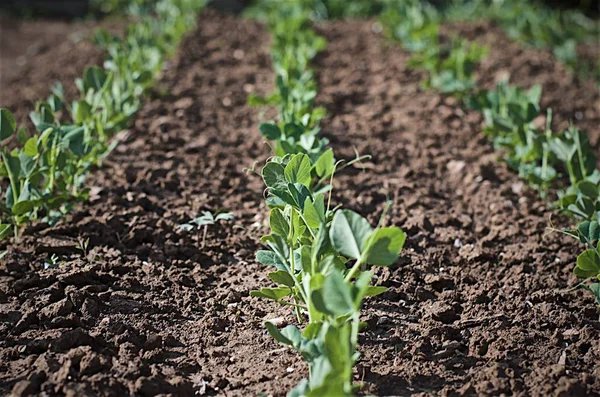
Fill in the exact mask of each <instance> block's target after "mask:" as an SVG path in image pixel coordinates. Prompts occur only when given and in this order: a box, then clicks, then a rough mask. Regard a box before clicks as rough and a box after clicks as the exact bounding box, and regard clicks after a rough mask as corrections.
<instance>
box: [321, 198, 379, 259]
mask: <svg viewBox="0 0 600 397" xmlns="http://www.w3.org/2000/svg"><path fill="white" fill-rule="evenodd" d="M372 231H373V229H372V228H371V225H369V222H368V221H367V220H366V219H365V218H363V217H362V216H360V215H359V214H357V213H356V212H354V211H350V210H341V211H338V212H337V213H336V214H335V216H334V217H333V222H332V224H331V230H330V231H329V238H330V240H331V243H332V245H333V247H334V248H335V250H336V251H338V252H339V253H340V254H342V255H345V256H347V257H349V258H353V259H359V258H360V257H361V256H362V253H363V248H364V247H365V244H366V242H367V239H368V238H369V236H370V235H371V233H372Z"/></svg>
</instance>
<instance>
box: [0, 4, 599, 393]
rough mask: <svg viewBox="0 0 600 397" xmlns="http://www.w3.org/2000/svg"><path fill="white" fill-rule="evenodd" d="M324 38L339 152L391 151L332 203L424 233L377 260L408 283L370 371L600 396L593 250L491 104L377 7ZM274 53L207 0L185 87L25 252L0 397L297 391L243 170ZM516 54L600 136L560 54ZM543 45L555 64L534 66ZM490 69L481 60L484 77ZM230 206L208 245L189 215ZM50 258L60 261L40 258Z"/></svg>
mask: <svg viewBox="0 0 600 397" xmlns="http://www.w3.org/2000/svg"><path fill="white" fill-rule="evenodd" d="M319 31H320V32H321V33H322V34H323V35H325V36H326V37H327V39H328V41H329V46H328V48H327V50H326V52H325V53H323V54H322V55H321V56H319V57H318V59H317V61H316V67H317V70H318V73H319V86H320V91H321V93H320V96H319V98H318V101H319V102H320V103H321V104H323V105H324V106H326V107H327V109H328V112H329V116H328V117H327V119H326V120H325V121H324V124H323V130H324V134H325V135H326V136H328V137H329V138H330V139H331V141H332V146H333V147H334V148H335V150H336V153H337V155H338V157H344V158H351V157H353V154H354V152H353V148H355V147H356V148H357V149H358V150H359V151H360V152H361V153H368V154H371V155H372V156H373V161H372V162H370V163H368V164H365V168H366V170H365V171H364V172H363V171H361V170H360V169H357V168H350V169H346V170H345V171H344V172H343V173H341V174H340V175H339V177H338V178H337V180H336V196H335V200H336V201H337V202H340V203H343V204H344V205H346V206H347V207H349V208H353V209H355V210H358V211H360V212H361V213H363V214H368V215H369V216H370V217H371V220H372V221H375V220H376V217H377V216H378V214H379V213H380V212H381V209H382V208H383V206H384V203H385V201H386V199H387V198H390V199H392V200H394V202H395V203H394V206H393V211H392V214H391V218H390V219H389V222H390V223H393V224H396V225H399V226H401V227H402V228H404V229H405V230H406V231H407V232H408V233H409V236H410V237H409V239H408V242H407V245H406V248H405V250H404V251H403V253H402V255H401V258H400V259H399V261H398V263H397V264H396V265H395V266H392V267H390V268H388V269H379V270H377V277H378V278H377V283H378V284H381V285H386V286H388V287H390V291H389V292H387V293H385V294H384V295H382V296H381V297H378V298H376V299H371V300H369V301H368V302H367V305H366V308H365V315H364V319H365V320H366V321H367V323H368V325H369V327H368V328H367V330H366V331H365V332H364V333H363V334H362V336H361V350H362V352H363V356H362V358H361V360H360V363H359V366H358V371H357V373H356V381H357V382H358V381H361V380H362V381H363V382H364V391H365V392H371V393H374V394H378V395H409V394H418V393H422V394H451V395H455V394H461V393H462V394H467V395H475V394H490V395H498V394H502V393H504V394H517V395H549V394H556V395H586V394H587V395H592V394H597V393H599V392H600V370H599V369H598V368H597V363H598V360H600V342H599V341H600V338H599V330H600V323H599V322H598V312H597V311H596V310H595V308H594V305H593V302H592V299H591V298H590V297H588V296H587V295H585V294H583V293H582V292H581V291H569V287H570V286H573V285H574V284H575V283H576V279H575V278H574V276H572V274H571V270H572V265H573V258H574V257H575V255H576V253H577V250H578V249H579V247H578V245H577V244H576V243H575V242H573V241H570V240H568V239H565V238H563V237H562V236H560V235H558V234H550V235H547V233H546V229H545V228H546V226H547V225H548V218H549V216H550V214H551V213H552V211H551V210H550V209H549V208H548V206H547V205H546V204H545V203H544V202H543V201H541V200H540V199H539V198H538V197H537V196H536V195H535V193H533V192H531V191H529V190H528V189H527V188H526V187H524V186H523V185H522V183H521V182H520V181H519V180H518V179H517V178H516V176H515V175H514V173H512V172H511V171H510V170H508V169H507V167H506V166H505V165H504V164H503V163H501V162H499V161H498V160H497V157H498V156H497V154H496V153H494V152H493V151H492V149H491V147H490V145H489V144H488V142H487V141H486V140H485V138H484V137H483V136H482V135H481V133H480V130H481V126H480V124H481V119H480V117H479V116H478V115H477V114H474V113H470V112H465V111H464V110H463V109H461V107H460V106H459V105H458V104H457V103H456V101H454V100H452V99H449V98H441V97H440V96H439V95H437V94H436V93H434V92H423V91H421V90H420V88H419V80H420V78H421V75H420V73H418V72H415V71H411V70H409V69H408V68H407V67H406V61H407V59H408V55H407V54H406V53H404V52H403V51H402V50H401V49H400V48H399V47H398V46H395V45H390V44H389V43H386V42H385V40H384V39H383V38H382V37H381V36H380V35H377V34H375V33H372V32H371V23H370V22H335V23H327V24H325V25H322V26H320V27H319ZM268 46H269V43H268V34H267V33H266V32H265V30H264V28H263V27H262V26H260V25H258V24H256V23H254V22H250V21H245V20H240V19H237V18H235V17H230V16H221V15H219V14H217V13H215V12H212V11H207V12H206V13H204V14H203V16H202V17H201V18H200V21H199V29H198V31H197V32H196V33H194V34H192V35H190V37H189V38H188V39H187V40H185V42H184V43H183V44H182V46H181V51H180V54H179V56H178V58H177V59H176V60H175V61H174V62H173V63H172V65H171V66H170V68H169V69H168V70H167V71H166V72H165V75H164V78H163V79H162V82H161V87H160V90H157V91H163V90H164V92H166V93H167V94H166V95H165V96H162V97H159V96H158V95H157V96H156V97H153V98H151V99H149V100H148V102H147V104H146V106H145V107H144V109H143V110H142V111H141V112H140V113H139V114H138V115H137V117H136V119H135V121H134V125H133V127H132V128H131V130H130V131H129V134H128V135H127V136H126V138H125V141H124V142H123V143H122V145H120V146H119V147H118V148H117V150H116V151H115V152H114V153H112V155H111V156H110V157H109V159H108V161H107V162H106V164H105V166H104V167H103V168H102V169H100V170H98V171H97V172H95V173H94V175H92V176H91V177H90V180H89V183H90V186H92V190H93V197H92V199H91V200H90V201H89V202H88V203H85V204H83V205H81V206H80V207H78V209H77V210H76V212H75V213H74V214H73V215H71V216H69V217H67V219H65V220H64V221H63V222H61V223H60V225H59V226H57V227H54V228H49V227H45V226H44V225H40V226H37V227H35V228H31V229H30V230H29V231H28V233H27V235H26V236H25V237H24V238H23V240H22V241H21V242H20V243H19V244H17V245H15V246H10V247H9V253H8V255H7V256H6V257H5V258H4V259H3V260H2V265H1V266H0V313H1V315H0V318H1V321H0V394H3V393H8V392H9V391H10V390H12V391H13V392H14V393H15V394H16V395H26V394H35V393H40V392H45V393H47V394H49V395H63V394H70V395H114V396H122V395H128V394H129V395H156V394H160V393H163V394H165V393H166V394H168V393H170V394H172V395H178V396H184V395H185V396H187V395H190V396H192V395H194V394H199V395H236V396H238V395H239V396H247V395H256V394H258V393H259V392H264V393H266V394H267V395H269V394H272V395H283V394H284V393H285V391H286V390H288V389H289V388H291V387H292V386H293V385H294V384H296V382H298V381H299V380H300V378H301V377H303V376H304V375H305V372H306V368H305V366H304V365H303V364H302V362H301V361H300V360H299V359H298V357H297V356H296V355H295V354H294V353H293V352H290V351H288V350H286V349H282V348H281V347H280V346H278V345H277V344H276V343H275V342H273V341H272V339H271V338H270V336H269V335H267V334H266V332H265V331H264V329H263V326H262V322H263V321H264V320H265V319H272V318H276V317H280V321H281V323H282V324H285V323H286V322H292V321H293V320H294V319H293V317H292V316H291V313H289V312H288V311H287V310H284V309H281V308H279V307H278V306H276V305H273V304H270V303H267V302H263V301H260V300H256V299H252V298H250V297H249V296H248V295H249V291H250V290H251V289H254V288H257V287H259V286H263V285H265V284H267V283H268V281H267V277H266V271H265V270H266V269H264V268H263V267H262V265H260V264H257V263H256V262H255V261H254V259H253V253H254V252H255V251H256V249H258V244H257V241H258V237H259V236H260V235H261V234H262V233H264V232H265V231H266V229H265V226H264V221H265V219H264V214H265V213H266V208H265V205H264V202H263V199H262V193H263V185H262V182H261V180H260V178H259V177H258V176H256V175H255V174H253V173H252V172H247V170H245V169H246V168H253V167H254V164H255V162H258V163H257V165H256V169H258V167H260V164H262V163H263V161H264V160H265V159H266V157H267V156H268V155H269V148H268V146H267V145H266V144H264V143H263V139H262V138H261V137H260V135H259V134H258V132H257V124H258V122H259V121H260V120H259V119H260V118H261V117H257V115H260V114H261V111H260V110H257V109H252V108H249V107H248V106H247V105H246V96H247V94H248V92H253V91H255V92H258V93H266V92H269V90H270V89H271V82H272V71H271V66H270V60H269V55H268V51H269V47H268ZM514 51H520V50H519V49H518V48H517V47H514V46H509V47H507V48H506V49H502V51H501V52H500V51H493V52H492V54H491V55H490V57H491V58H492V60H490V61H489V65H494V62H498V63H500V64H501V65H503V68H506V69H507V70H509V71H511V72H513V75H514V76H515V78H516V77H517V76H524V77H519V80H518V82H519V83H520V84H521V83H522V84H526V82H527V81H526V80H525V79H526V78H527V75H526V73H530V74H531V76H530V77H531V80H532V81H542V82H544V81H548V82H550V81H551V82H552V83H553V84H557V88H556V89H555V90H552V89H548V90H546V96H549V95H550V96H551V95H555V94H553V93H559V94H560V95H561V96H560V97H558V98H555V97H550V98H548V97H546V98H545V99H544V101H545V102H544V103H548V104H553V105H552V106H554V107H555V109H554V110H555V113H556V114H557V123H559V124H560V123H565V122H566V120H568V119H569V118H571V117H572V114H573V111H574V109H578V110H581V112H582V114H583V119H582V120H576V122H577V123H578V124H581V125H584V126H586V127H587V128H588V129H590V130H591V131H590V132H592V133H593V134H595V136H597V135H598V133H599V131H598V123H597V120H598V117H599V115H598V108H597V104H596V103H597V100H598V98H597V95H596V96H595V97H593V96H592V97H590V96H589V95H590V94H589V93H587V91H589V89H588V88H586V87H585V84H584V83H581V82H577V81H571V80H570V79H569V78H568V76H567V75H566V73H565V72H564V71H563V70H561V69H560V68H559V67H558V66H555V65H556V63H555V62H554V61H553V60H551V59H550V60H547V59H546V58H545V54H543V53H537V52H534V53H531V54H530V55H529V57H527V58H525V57H524V56H517V54H516V53H514ZM532 59H533V60H538V61H537V62H552V65H553V68H551V69H548V68H545V67H529V66H523V65H522V64H521V63H522V62H525V61H528V62H531V64H532V65H536V63H535V61H533V60H532ZM520 62H521V63H520ZM492 74H494V70H493V69H492V66H485V65H484V67H483V69H482V73H481V78H482V79H483V80H485V81H486V82H487V81H488V80H489V79H491V77H490V76H491V75H492ZM486 76H487V77H486ZM563 96H564V97H567V98H575V99H577V98H591V99H592V100H593V101H592V102H589V103H586V102H585V101H583V100H581V101H580V102H577V105H576V106H575V105H574V104H571V103H564V102H563V101H562V100H561V99H560V98H562V97H563ZM594 101H596V103H594ZM554 104H556V105H554ZM264 117H266V116H264V115H263V116H262V118H264ZM594 120H595V121H594ZM561 125H562V124H561ZM219 208H225V209H227V210H230V211H233V212H234V213H235V215H236V217H237V220H236V221H235V223H234V224H231V223H228V224H223V225H218V226H215V227H212V228H210V229H209V231H208V238H207V243H206V247H201V237H200V236H197V235H196V233H189V232H183V231H181V230H178V229H177V225H178V224H181V223H183V222H186V221H188V220H189V219H190V218H191V217H192V216H193V215H194V213H195V212H199V211H201V210H212V211H215V210H217V209H219ZM554 221H555V223H557V224H559V225H560V226H563V225H565V223H564V221H565V220H564V219H559V218H558V217H556V218H555V219H554ZM78 237H79V239H80V240H85V239H88V238H89V249H88V252H82V251H81V250H78V249H77V248H76V245H77V240H78ZM52 254H56V255H58V257H59V258H60V262H61V263H59V264H58V266H56V267H51V268H49V269H46V270H44V262H47V261H49V257H50V256H51V255H52Z"/></svg>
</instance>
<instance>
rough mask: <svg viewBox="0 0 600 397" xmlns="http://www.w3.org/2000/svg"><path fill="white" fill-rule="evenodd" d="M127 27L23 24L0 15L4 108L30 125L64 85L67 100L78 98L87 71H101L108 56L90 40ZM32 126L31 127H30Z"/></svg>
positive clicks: (51, 22)
mask: <svg viewBox="0 0 600 397" xmlns="http://www.w3.org/2000/svg"><path fill="white" fill-rule="evenodd" d="M124 26H126V23H125V22H124V21H115V20H105V21H101V22H97V21H94V22H64V21H57V20H19V19H15V18H11V17H8V16H2V15H0V32H1V34H0V106H2V107H4V108H7V109H9V110H11V111H13V112H15V117H16V118H17V120H18V121H19V122H20V123H23V122H28V121H29V120H28V114H29V112H30V111H31V110H33V109H34V107H35V102H36V101H39V100H43V99H46V97H48V95H49V94H50V88H51V86H52V85H54V84H55V83H57V82H61V83H62V84H63V87H64V89H65V96H66V98H67V99H68V100H71V99H73V98H74V97H75V95H76V94H77V88H76V87H75V79H76V78H79V77H81V76H82V75H83V72H84V70H85V68H86V67H87V66H92V65H101V64H102V62H103V60H104V54H103V53H102V51H100V49H99V48H98V47H96V46H95V45H94V44H93V43H92V42H91V41H90V40H89V38H90V36H91V34H92V33H93V31H94V30H95V29H96V28H102V29H107V30H108V31H110V32H113V33H119V32H121V31H122V30H123V29H124ZM30 126H31V124H30Z"/></svg>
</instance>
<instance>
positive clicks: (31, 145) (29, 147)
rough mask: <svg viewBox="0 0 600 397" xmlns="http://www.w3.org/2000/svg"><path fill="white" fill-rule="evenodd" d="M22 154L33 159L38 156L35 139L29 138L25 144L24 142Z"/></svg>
mask: <svg viewBox="0 0 600 397" xmlns="http://www.w3.org/2000/svg"><path fill="white" fill-rule="evenodd" d="M23 153H25V154H26V155H28V156H29V157H35V156H37V155H38V154H39V151H38V144H37V138H36V137H31V138H29V139H28V140H27V142H25V146H24V147H23Z"/></svg>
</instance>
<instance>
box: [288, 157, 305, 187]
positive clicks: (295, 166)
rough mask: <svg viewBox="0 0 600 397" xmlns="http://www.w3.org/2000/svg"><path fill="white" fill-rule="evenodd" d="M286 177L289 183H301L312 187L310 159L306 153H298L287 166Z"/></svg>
mask: <svg viewBox="0 0 600 397" xmlns="http://www.w3.org/2000/svg"><path fill="white" fill-rule="evenodd" d="M285 179H286V180H287V181H288V182H289V183H300V184H302V185H304V186H306V187H310V182H311V177H310V159H309V158H308V156H307V155H306V154H304V153H300V154H296V155H294V156H293V157H292V159H291V160H290V161H289V163H288V164H287V165H286V166H285Z"/></svg>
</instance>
